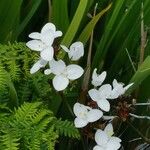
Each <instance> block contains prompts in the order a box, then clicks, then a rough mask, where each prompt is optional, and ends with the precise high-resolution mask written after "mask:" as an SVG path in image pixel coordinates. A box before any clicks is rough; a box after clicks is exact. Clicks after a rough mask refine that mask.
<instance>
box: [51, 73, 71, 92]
mask: <svg viewBox="0 0 150 150" xmlns="http://www.w3.org/2000/svg"><path fill="white" fill-rule="evenodd" d="M68 84H69V80H68V79H67V78H65V77H63V76H61V75H56V76H55V77H54V79H53V86H54V88H55V90H57V91H62V90H64V89H65V88H66V87H67V86H68Z"/></svg>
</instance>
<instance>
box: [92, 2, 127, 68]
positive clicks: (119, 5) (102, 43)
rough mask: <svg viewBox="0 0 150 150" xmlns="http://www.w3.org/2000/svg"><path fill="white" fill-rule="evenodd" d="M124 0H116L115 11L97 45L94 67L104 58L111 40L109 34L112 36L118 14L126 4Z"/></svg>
mask: <svg viewBox="0 0 150 150" xmlns="http://www.w3.org/2000/svg"><path fill="white" fill-rule="evenodd" d="M124 2H125V1H124V0H121V1H120V0H117V1H116V2H115V7H114V9H113V12H112V15H111V17H110V19H109V21H108V23H107V25H106V28H105V32H104V34H103V36H102V38H101V40H100V43H99V45H98V47H97V50H96V53H95V55H94V61H93V64H92V65H93V67H97V66H98V63H99V62H100V60H102V56H103V55H102V53H103V52H104V51H105V53H106V50H105V46H106V44H107V42H108V41H109V38H110V37H109V36H110V33H111V31H112V28H113V26H114V24H115V23H116V20H117V19H118V18H117V17H118V15H119V12H120V10H121V8H122V6H123V4H124Z"/></svg>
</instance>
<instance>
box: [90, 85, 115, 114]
mask: <svg viewBox="0 0 150 150" xmlns="http://www.w3.org/2000/svg"><path fill="white" fill-rule="evenodd" d="M88 93H89V95H90V97H91V98H92V100H93V101H96V102H97V105H98V106H99V107H100V108H101V109H102V110H104V111H107V112H108V111H109V110H110V103H109V101H108V99H114V98H113V96H112V95H111V93H112V87H111V85H110V84H104V85H102V86H101V87H100V88H99V89H98V90H97V89H91V90H89V92H88Z"/></svg>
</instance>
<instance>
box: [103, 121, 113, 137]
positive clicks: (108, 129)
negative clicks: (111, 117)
mask: <svg viewBox="0 0 150 150" xmlns="http://www.w3.org/2000/svg"><path fill="white" fill-rule="evenodd" d="M104 132H106V134H107V135H108V136H109V137H111V136H112V135H113V134H114V131H113V126H112V124H111V123H109V124H108V125H107V126H106V127H105V129H104Z"/></svg>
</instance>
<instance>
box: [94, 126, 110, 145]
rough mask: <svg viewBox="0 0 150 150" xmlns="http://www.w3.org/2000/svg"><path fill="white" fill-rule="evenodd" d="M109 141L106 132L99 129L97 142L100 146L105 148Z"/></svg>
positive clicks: (96, 136) (96, 137) (96, 134)
mask: <svg viewBox="0 0 150 150" xmlns="http://www.w3.org/2000/svg"><path fill="white" fill-rule="evenodd" d="M108 140H109V138H108V136H107V134H106V133H105V132H104V131H102V130H100V129H98V130H97V131H96V133H95V141H96V143H97V144H98V145H100V146H105V144H106V143H107V142H108Z"/></svg>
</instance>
